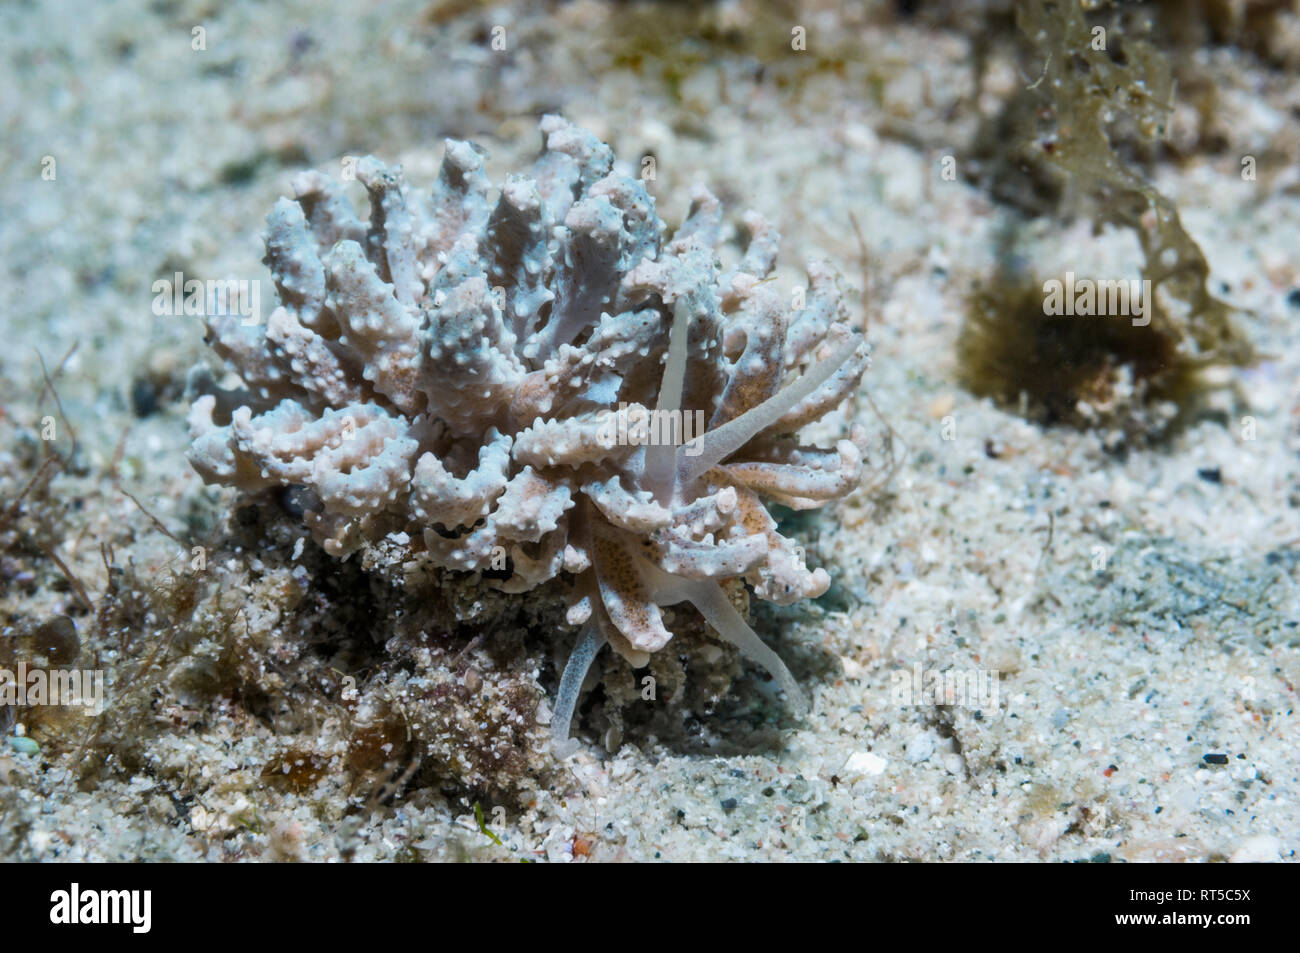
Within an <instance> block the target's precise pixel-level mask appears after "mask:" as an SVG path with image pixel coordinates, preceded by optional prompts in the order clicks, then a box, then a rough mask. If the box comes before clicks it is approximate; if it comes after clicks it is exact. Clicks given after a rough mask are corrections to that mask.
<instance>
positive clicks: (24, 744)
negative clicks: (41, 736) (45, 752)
mask: <svg viewBox="0 0 1300 953" xmlns="http://www.w3.org/2000/svg"><path fill="white" fill-rule="evenodd" d="M9 747H11V748H13V749H14V751H16V752H18V753H19V754H36V753H37V752H38V751H40V750H41V746H40V745H38V744H37V743H36V742H35V741H33V740H32V739H31V738H24V737H18V738H10V739H9Z"/></svg>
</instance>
